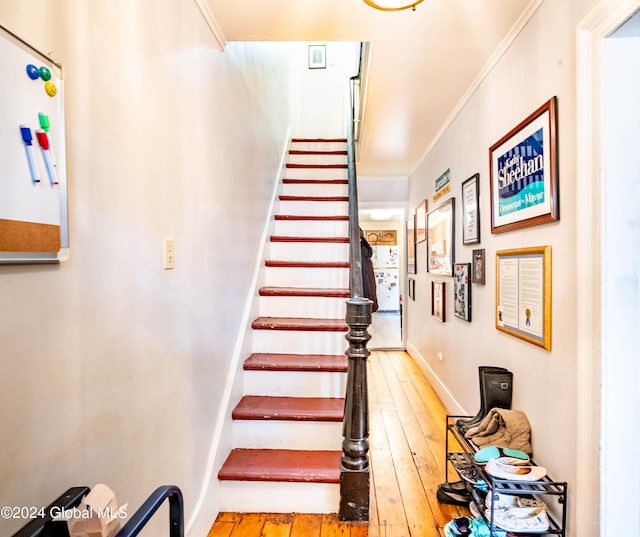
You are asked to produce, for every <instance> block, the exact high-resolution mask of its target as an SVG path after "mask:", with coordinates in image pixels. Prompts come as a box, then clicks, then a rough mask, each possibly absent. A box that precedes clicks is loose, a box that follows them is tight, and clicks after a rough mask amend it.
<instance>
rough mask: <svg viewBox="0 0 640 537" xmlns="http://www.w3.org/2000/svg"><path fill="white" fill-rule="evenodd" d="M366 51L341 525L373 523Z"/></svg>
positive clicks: (352, 166)
mask: <svg viewBox="0 0 640 537" xmlns="http://www.w3.org/2000/svg"><path fill="white" fill-rule="evenodd" d="M363 57H364V47H363V45H362V44H361V46H360V62H359V67H358V74H357V75H356V76H355V77H352V78H351V79H350V89H351V117H350V118H349V125H348V128H347V170H348V180H349V181H348V182H349V287H350V290H351V293H350V294H351V297H350V298H349V299H348V300H347V314H346V322H347V325H348V326H349V331H348V332H347V335H346V339H347V341H348V342H349V348H348V349H347V351H346V353H345V354H346V355H347V358H348V362H349V370H348V373H347V386H346V394H345V405H344V421H343V427H342V436H343V441H342V459H341V462H340V513H339V518H340V520H358V521H364V520H369V487H370V480H369V409H368V406H369V405H368V395H367V368H366V365H367V357H368V356H369V351H368V349H367V342H368V341H369V339H371V336H370V335H369V334H368V332H367V328H368V327H369V325H370V324H371V310H372V302H371V300H369V299H368V298H366V297H365V296H363V294H364V293H363V287H364V286H363V281H362V273H363V270H362V253H361V252H362V251H361V245H360V223H359V221H358V189H357V184H356V160H355V141H354V130H355V126H356V106H355V86H356V82H357V81H358V80H359V79H360V76H361V73H362V63H363Z"/></svg>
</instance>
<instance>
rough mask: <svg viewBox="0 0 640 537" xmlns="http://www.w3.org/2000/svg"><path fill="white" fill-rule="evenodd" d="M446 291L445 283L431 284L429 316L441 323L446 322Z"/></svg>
mask: <svg viewBox="0 0 640 537" xmlns="http://www.w3.org/2000/svg"><path fill="white" fill-rule="evenodd" d="M446 291H447V286H446V283H445V282H436V281H432V282H431V315H432V316H433V317H435V318H436V319H438V320H439V321H441V322H443V323H444V322H445V321H446V320H447V302H446Z"/></svg>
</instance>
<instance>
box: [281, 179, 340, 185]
mask: <svg viewBox="0 0 640 537" xmlns="http://www.w3.org/2000/svg"><path fill="white" fill-rule="evenodd" d="M282 182H283V183H284V184H286V185H346V184H348V183H349V181H347V180H346V179H283V180H282Z"/></svg>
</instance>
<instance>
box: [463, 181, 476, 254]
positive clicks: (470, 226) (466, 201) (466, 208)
mask: <svg viewBox="0 0 640 537" xmlns="http://www.w3.org/2000/svg"><path fill="white" fill-rule="evenodd" d="M479 242H480V174H478V173H476V174H475V175H473V176H471V177H469V179H467V180H466V181H465V182H464V183H462V244H477V243H479Z"/></svg>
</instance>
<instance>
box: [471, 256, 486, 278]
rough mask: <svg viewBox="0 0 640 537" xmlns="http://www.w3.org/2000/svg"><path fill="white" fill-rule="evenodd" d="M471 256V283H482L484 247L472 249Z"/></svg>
mask: <svg viewBox="0 0 640 537" xmlns="http://www.w3.org/2000/svg"><path fill="white" fill-rule="evenodd" d="M471 257H472V259H473V263H472V265H473V266H472V269H471V273H472V275H473V276H472V277H471V281H472V282H473V283H479V284H481V285H484V268H485V263H484V248H481V249H479V250H473V252H472V253H471Z"/></svg>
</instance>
